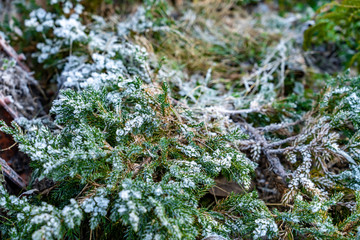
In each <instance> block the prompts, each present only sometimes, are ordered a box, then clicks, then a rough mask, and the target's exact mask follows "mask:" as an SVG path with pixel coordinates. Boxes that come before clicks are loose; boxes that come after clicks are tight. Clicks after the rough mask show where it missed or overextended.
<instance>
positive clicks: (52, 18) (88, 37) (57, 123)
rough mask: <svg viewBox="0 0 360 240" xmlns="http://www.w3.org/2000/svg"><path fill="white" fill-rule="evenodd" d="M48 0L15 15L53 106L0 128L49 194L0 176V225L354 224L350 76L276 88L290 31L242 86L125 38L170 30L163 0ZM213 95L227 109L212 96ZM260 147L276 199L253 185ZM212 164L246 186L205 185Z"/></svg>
mask: <svg viewBox="0 0 360 240" xmlns="http://www.w3.org/2000/svg"><path fill="white" fill-rule="evenodd" d="M48 8H49V9H48V11H46V10H45V9H42V8H38V9H36V10H34V11H33V12H32V13H31V14H30V18H29V19H28V20H27V21H25V26H26V28H27V29H28V31H30V32H32V33H33V34H37V33H40V32H43V34H41V36H40V37H39V36H38V37H39V38H40V39H37V41H38V43H37V49H38V51H37V52H36V53H35V54H34V55H33V57H34V58H35V59H36V60H37V61H38V62H39V63H41V64H43V66H44V67H45V68H47V69H50V70H51V71H54V72H58V75H55V77H54V80H57V82H58V85H59V87H60V88H62V89H63V90H62V91H61V92H60V95H59V97H58V99H57V100H55V101H54V102H53V106H52V108H51V114H52V116H53V117H54V119H55V120H54V121H50V122H44V121H41V120H38V119H34V120H26V119H24V118H21V119H17V120H16V122H13V124H12V126H6V125H5V124H4V123H3V122H1V131H4V132H5V133H8V134H11V135H12V136H13V137H14V139H15V141H16V142H17V143H18V144H19V148H20V150H21V151H23V152H25V153H26V154H27V155H29V156H30V158H31V164H32V168H33V170H34V172H33V178H38V179H43V178H47V179H52V180H53V181H54V183H55V185H54V186H53V187H52V188H51V189H49V191H48V193H47V194H46V195H45V194H38V195H34V196H21V197H16V196H10V195H9V194H8V193H7V192H6V190H5V189H4V187H3V186H2V185H0V209H1V215H0V219H1V220H0V221H1V223H2V225H1V227H0V229H1V233H2V236H3V237H5V238H11V239H71V238H73V239H78V238H81V237H84V236H85V237H88V236H91V237H95V238H96V239H101V238H103V239H111V238H119V236H118V233H123V235H122V236H121V237H122V238H123V239H202V238H205V237H208V236H214V235H215V236H222V237H223V238H226V239H236V238H245V239H248V238H253V239H274V238H285V237H289V238H290V237H299V238H301V237H308V238H316V239H329V238H339V239H341V238H343V239H348V238H355V237H356V236H357V235H358V227H359V226H360V222H359V220H358V219H359V201H360V198H359V193H358V191H359V186H360V183H359V181H360V180H359V171H360V168H359V146H360V145H359V126H360V121H359V120H360V118H359V109H360V100H359V99H360V91H359V86H360V85H359V83H360V78H359V77H350V76H349V75H344V76H343V77H338V78H335V79H333V80H332V81H331V82H328V85H329V87H328V88H327V89H324V91H323V92H321V93H320V94H319V96H317V98H315V97H314V98H312V99H306V96H305V94H304V89H303V88H304V86H303V85H302V83H300V82H297V83H295V87H297V88H298V89H302V90H299V91H298V93H300V95H301V96H295V97H294V95H291V96H286V95H285V91H284V90H285V87H286V84H287V82H286V81H287V78H286V76H285V60H284V59H291V58H289V57H287V55H291V52H290V49H293V48H295V47H296V44H295V43H294V42H293V41H290V40H289V41H284V40H280V43H278V44H277V45H275V47H274V48H273V51H272V52H270V54H269V56H268V57H267V60H266V61H264V62H263V64H262V65H260V67H258V68H257V71H255V73H254V74H252V75H250V77H249V78H247V81H248V83H250V84H251V86H252V87H249V86H247V87H246V86H242V87H243V88H242V89H241V87H239V86H237V87H238V88H237V89H239V88H240V89H241V91H242V92H243V93H244V94H240V93H242V92H241V91H240V90H239V91H238V90H236V91H237V93H238V95H241V96H240V97H239V96H237V97H236V94H235V93H236V91H234V92H231V91H232V90H231V91H229V92H227V93H223V92H221V91H220V90H219V89H220V88H221V87H219V85H211V84H208V83H209V81H210V80H211V79H212V74H213V72H214V71H217V68H214V69H215V70H213V69H212V68H210V69H205V71H206V75H205V76H204V77H199V78H196V76H195V75H193V76H192V77H193V78H194V79H195V80H194V79H191V78H190V80H189V81H188V82H186V81H185V79H182V77H183V75H182V73H180V72H179V69H176V68H171V67H170V66H169V65H166V66H162V65H161V64H162V62H160V63H159V61H157V59H156V56H154V53H152V52H151V51H149V49H151V48H150V47H149V46H148V45H146V44H143V45H145V46H146V47H147V48H145V47H144V46H140V45H138V44H136V43H135V40H134V39H136V37H138V38H141V37H146V36H147V35H146V33H148V32H152V33H154V35H156V34H158V35H159V36H161V35H162V34H163V36H168V35H167V33H171V32H172V31H174V28H171V27H172V23H173V21H175V19H173V18H171V16H170V14H169V9H170V7H169V5H168V4H167V2H166V1H146V2H145V3H144V7H140V8H139V9H138V11H137V12H136V13H135V14H134V15H133V16H132V17H130V18H128V19H126V20H125V21H123V22H121V23H116V24H114V23H113V22H111V21H109V20H105V19H104V18H102V17H99V16H92V20H89V19H86V20H87V21H89V22H90V24H89V23H86V21H85V20H84V18H85V17H88V16H87V15H86V14H85V13H84V8H83V7H82V4H81V3H80V2H79V1H67V0H60V1H57V0H51V1H49V2H48ZM185 20H186V21H189V19H186V18H185ZM185 20H184V21H185ZM195 28H196V27H194V29H195ZM284 28H286V27H284ZM176 34H180V35H181V33H179V32H177V33H176ZM37 35H39V34H37ZM236 36H237V35H236ZM237 37H238V36H237ZM203 38H204V39H207V38H206V37H203ZM154 39H155V38H153V39H152V40H154ZM204 39H203V40H204ZM210 40H211V39H210ZM143 41H145V40H143ZM204 41H205V40H204ZM140 42H141V41H140ZM145 42H146V41H145ZM212 44H215V43H212ZM215 45H216V44H215ZM174 47H175V46H174ZM176 47H178V46H176ZM178 49H182V48H181V47H180V48H178ZM184 49H185V50H187V49H186V48H184ZM185 50H183V51H185ZM185 53H186V52H185ZM298 53H299V54H300V52H298ZM224 55H226V54H224ZM214 62H216V61H214ZM268 63H271V64H270V65H271V68H268V65H269V64H268ZM10 67H12V66H10ZM257 73H259V74H257ZM275 73H276V74H278V75H276V74H275ZM276 76H278V78H276ZM274 77H275V78H274ZM199 79H200V80H199ZM274 79H275V80H274ZM198 81H200V82H201V85H200V87H201V89H202V90H201V91H199V89H200V87H199V85H197V84H198ZM168 82H170V84H169V83H168ZM245 82H246V81H245ZM175 83H176V84H175ZM275 85H276V86H277V87H278V88H279V89H282V90H281V91H280V93H278V92H275V87H274V86H275ZM295 87H294V88H295ZM231 88H233V86H231ZM234 89H235V88H234ZM197 91H198V92H197ZM234 94H235V95H234ZM242 95H244V97H242ZM278 95H281V96H284V98H283V99H281V100H278V99H277V97H278ZM174 96H176V97H174ZM224 96H225V97H224ZM183 97H184V98H183ZM229 99H230V100H229ZM304 99H305V100H304ZM223 103H224V104H225V103H227V104H228V103H231V104H229V105H232V106H234V108H235V110H226V109H221V108H219V105H220V104H223ZM226 106H228V105H226ZM239 108H240V109H239ZM241 108H248V109H241ZM229 116H231V117H232V119H231V118H230V117H229ZM236 119H237V120H238V122H236V121H235V120H236ZM274 119H276V121H273V120H274ZM267 123H268V124H267ZM263 160H265V161H266V162H267V163H268V164H269V166H270V167H271V168H272V170H273V172H274V173H275V174H277V175H278V176H279V177H280V179H281V180H282V181H283V184H284V186H285V189H286V190H285V191H284V193H283V195H282V197H283V202H282V203H281V204H279V205H281V207H279V208H278V209H275V210H274V209H271V210H269V208H268V206H267V204H265V203H264V202H263V201H262V200H260V199H259V196H258V194H257V192H256V190H253V189H251V181H252V179H254V171H255V168H256V167H257V166H258V163H261V161H263ZM333 166H338V168H337V169H339V170H338V171H334V170H333V169H334V168H333ZM219 176H225V177H226V178H227V179H229V180H232V181H235V182H236V183H238V184H239V185H240V186H242V187H243V192H242V193H239V194H234V193H232V194H231V195H230V196H228V197H227V198H224V199H216V198H215V199H213V198H212V197H209V195H207V194H208V193H209V190H210V189H211V188H213V187H214V186H215V180H216V178H217V177H219ZM0 177H1V178H0V179H1V180H2V176H0ZM30 187H31V186H30ZM209 198H210V199H211V200H210V203H209ZM270 205H271V204H270ZM339 209H340V210H339ZM340 213H343V214H340ZM340 215H341V216H340ZM15 219H16V221H15Z"/></svg>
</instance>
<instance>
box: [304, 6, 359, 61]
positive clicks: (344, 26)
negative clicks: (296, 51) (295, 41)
mask: <svg viewBox="0 0 360 240" xmlns="http://www.w3.org/2000/svg"><path fill="white" fill-rule="evenodd" d="M359 9H360V1H357V0H344V1H332V2H330V3H327V4H325V5H324V6H322V7H321V8H319V10H318V16H317V18H316V24H315V25H314V26H313V27H311V28H309V29H308V30H306V31H305V33H304V48H305V49H309V48H311V46H312V45H313V44H315V45H317V44H321V43H323V42H330V43H335V44H336V45H337V46H338V47H340V48H341V52H342V53H341V54H342V55H344V57H345V58H346V59H347V61H348V63H347V64H348V66H352V65H355V66H357V68H359V66H360V64H359V63H360V54H359V53H358V50H359V49H358V45H359V39H360V35H359V20H360V19H359V16H360V15H359V11H360V10H359Z"/></svg>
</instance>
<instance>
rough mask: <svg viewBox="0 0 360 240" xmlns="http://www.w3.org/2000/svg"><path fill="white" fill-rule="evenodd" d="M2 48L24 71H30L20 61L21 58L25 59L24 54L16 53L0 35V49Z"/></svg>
mask: <svg viewBox="0 0 360 240" xmlns="http://www.w3.org/2000/svg"><path fill="white" fill-rule="evenodd" d="M1 48H2V49H3V50H4V51H5V52H6V53H7V54H8V55H9V56H10V57H12V58H13V59H15V61H16V63H17V64H18V65H19V66H20V67H21V68H22V69H24V70H25V71H26V72H30V69H29V68H28V67H27V66H26V65H25V64H24V63H23V62H21V61H22V60H24V59H25V56H24V55H23V54H21V55H18V54H17V53H16V51H15V50H14V49H13V48H12V47H11V46H10V45H9V44H7V43H6V41H5V39H4V38H2V37H1V36H0V49H1Z"/></svg>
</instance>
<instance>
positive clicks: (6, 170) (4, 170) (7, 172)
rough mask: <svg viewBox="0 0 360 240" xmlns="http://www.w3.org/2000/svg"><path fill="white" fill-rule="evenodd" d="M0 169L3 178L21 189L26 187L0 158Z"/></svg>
mask: <svg viewBox="0 0 360 240" xmlns="http://www.w3.org/2000/svg"><path fill="white" fill-rule="evenodd" d="M0 167H1V171H2V173H3V174H4V176H5V177H8V178H9V179H10V180H11V181H12V182H13V183H15V184H16V185H18V186H19V187H21V188H25V187H26V184H25V182H24V180H23V179H22V178H21V177H20V176H19V174H17V173H16V172H15V171H14V170H13V169H12V168H11V167H10V166H9V165H8V164H7V162H6V161H5V160H4V159H2V158H0Z"/></svg>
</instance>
